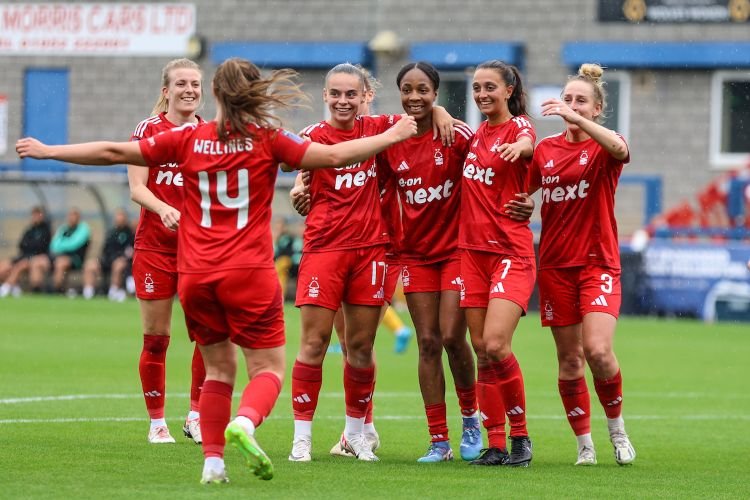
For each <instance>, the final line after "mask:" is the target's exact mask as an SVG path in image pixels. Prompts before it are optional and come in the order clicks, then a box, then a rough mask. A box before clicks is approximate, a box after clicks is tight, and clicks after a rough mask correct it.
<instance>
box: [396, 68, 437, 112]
mask: <svg viewBox="0 0 750 500" xmlns="http://www.w3.org/2000/svg"><path fill="white" fill-rule="evenodd" d="M400 90H401V105H402V106H403V108H404V111H406V114H408V115H410V116H413V117H414V118H415V119H416V120H417V122H421V121H423V120H425V119H427V118H431V117H432V107H433V105H434V104H435V100H436V99H437V92H436V91H435V85H434V84H433V83H432V80H430V78H429V77H428V76H427V74H425V72H424V71H422V70H421V69H419V68H414V69H412V70H409V71H408V72H406V74H404V76H403V78H402V79H401V86H400Z"/></svg>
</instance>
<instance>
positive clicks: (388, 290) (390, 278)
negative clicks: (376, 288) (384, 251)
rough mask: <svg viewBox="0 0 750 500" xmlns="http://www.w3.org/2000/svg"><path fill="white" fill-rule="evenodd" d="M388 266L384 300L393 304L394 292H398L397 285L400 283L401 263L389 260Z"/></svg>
mask: <svg viewBox="0 0 750 500" xmlns="http://www.w3.org/2000/svg"><path fill="white" fill-rule="evenodd" d="M386 267H387V269H386V271H385V284H384V285H383V300H385V301H386V302H387V303H388V304H391V303H393V294H394V293H396V285H398V280H399V278H401V264H397V263H395V262H393V263H391V262H387V263H386Z"/></svg>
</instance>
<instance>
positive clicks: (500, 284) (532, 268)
mask: <svg viewBox="0 0 750 500" xmlns="http://www.w3.org/2000/svg"><path fill="white" fill-rule="evenodd" d="M461 279H462V280H463V286H464V290H463V292H462V293H461V307H482V308H486V307H487V304H489V302H490V299H505V300H510V301H511V302H513V303H515V304H517V305H518V306H519V307H520V308H521V309H523V313H524V314H526V309H527V308H528V307H529V298H530V297H531V293H532V292H533V291H534V281H535V279H536V261H535V260H534V258H533V257H517V256H515V255H501V254H496V253H491V252H481V251H477V250H464V251H463V253H462V254H461Z"/></svg>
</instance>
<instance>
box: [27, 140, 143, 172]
mask: <svg viewBox="0 0 750 500" xmlns="http://www.w3.org/2000/svg"><path fill="white" fill-rule="evenodd" d="M16 153H18V156H19V157H20V158H36V159H39V160H60V161H64V162H68V163H76V164H78V165H118V164H121V163H126V164H132V165H140V166H144V167H145V166H146V162H145V160H144V159H143V155H142V154H141V148H140V146H139V145H138V143H137V142H106V141H99V142H83V143H80V144H65V145H58V146H50V145H47V144H44V143H43V142H41V141H39V140H37V139H34V138H33V137H24V138H23V139H19V140H18V141H17V142H16Z"/></svg>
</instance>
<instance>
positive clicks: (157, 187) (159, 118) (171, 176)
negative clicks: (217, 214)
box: [130, 113, 203, 254]
mask: <svg viewBox="0 0 750 500" xmlns="http://www.w3.org/2000/svg"><path fill="white" fill-rule="evenodd" d="M198 121H199V123H202V122H203V119H202V118H200V117H198ZM175 127H177V125H175V124H174V123H172V122H170V121H169V120H167V116H166V113H160V114H158V115H156V116H152V117H150V118H146V119H145V120H143V121H142V122H141V123H139V124H138V126H137V127H136V128H135V131H134V132H133V135H132V137H131V138H130V140H132V141H140V140H141V139H145V138H147V137H152V136H154V135H156V134H159V133H161V132H165V131H167V130H170V129H173V128H175ZM146 187H147V188H148V189H149V190H150V191H151V192H152V193H154V196H156V197H157V198H159V199H160V200H161V201H163V202H164V203H166V204H167V205H170V206H172V207H174V208H176V209H177V210H181V209H182V173H181V172H180V165H179V164H177V163H174V162H171V163H165V164H163V165H159V166H155V167H152V168H149V169H148V181H146ZM135 248H136V250H151V251H154V252H162V253H171V254H175V253H177V232H175V231H170V230H169V229H167V228H166V227H164V224H162V222H161V218H160V217H159V215H158V214H156V213H154V212H152V211H151V210H147V209H145V208H141V217H140V219H139V220H138V229H137V230H136V232H135Z"/></svg>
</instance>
